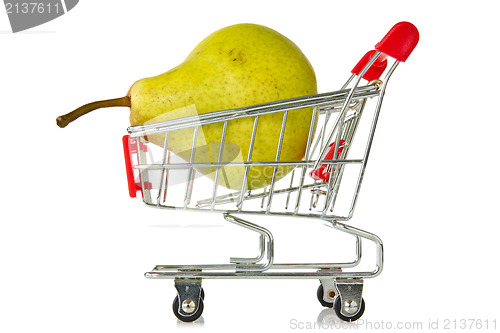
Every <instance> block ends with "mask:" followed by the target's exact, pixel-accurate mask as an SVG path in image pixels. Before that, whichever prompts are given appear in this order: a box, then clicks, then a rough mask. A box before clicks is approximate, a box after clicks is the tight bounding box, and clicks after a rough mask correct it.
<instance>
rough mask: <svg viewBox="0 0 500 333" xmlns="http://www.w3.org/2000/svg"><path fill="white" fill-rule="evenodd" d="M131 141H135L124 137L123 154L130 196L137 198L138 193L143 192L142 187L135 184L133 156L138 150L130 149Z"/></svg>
mask: <svg viewBox="0 0 500 333" xmlns="http://www.w3.org/2000/svg"><path fill="white" fill-rule="evenodd" d="M130 140H135V139H130V137H129V136H128V135H124V136H123V138H122V143H123V153H124V157H125V170H126V171H127V183H128V194H129V195H130V197H131V198H136V197H137V192H138V191H141V187H140V186H139V185H137V184H136V183H135V179H134V170H133V169H132V167H133V166H132V154H137V149H136V148H135V149H134V148H133V147H130V144H131V142H130ZM134 144H135V143H134ZM134 146H135V145H134Z"/></svg>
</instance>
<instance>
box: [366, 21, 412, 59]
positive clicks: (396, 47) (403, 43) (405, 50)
mask: <svg viewBox="0 0 500 333" xmlns="http://www.w3.org/2000/svg"><path fill="white" fill-rule="evenodd" d="M418 39H419V33H418V30H417V27H415V26H414V25H413V24H411V23H410V22H399V23H396V24H395V25H394V26H393V27H392V28H391V30H389V32H388V33H387V34H386V35H385V36H384V38H382V40H381V41H380V42H379V43H377V45H375V49H376V50H377V51H380V52H383V53H385V54H387V55H388V56H390V57H392V58H394V59H396V60H398V61H401V62H405V61H406V59H408V57H409V56H410V54H411V52H412V51H413V49H414V48H415V46H417V44H418Z"/></svg>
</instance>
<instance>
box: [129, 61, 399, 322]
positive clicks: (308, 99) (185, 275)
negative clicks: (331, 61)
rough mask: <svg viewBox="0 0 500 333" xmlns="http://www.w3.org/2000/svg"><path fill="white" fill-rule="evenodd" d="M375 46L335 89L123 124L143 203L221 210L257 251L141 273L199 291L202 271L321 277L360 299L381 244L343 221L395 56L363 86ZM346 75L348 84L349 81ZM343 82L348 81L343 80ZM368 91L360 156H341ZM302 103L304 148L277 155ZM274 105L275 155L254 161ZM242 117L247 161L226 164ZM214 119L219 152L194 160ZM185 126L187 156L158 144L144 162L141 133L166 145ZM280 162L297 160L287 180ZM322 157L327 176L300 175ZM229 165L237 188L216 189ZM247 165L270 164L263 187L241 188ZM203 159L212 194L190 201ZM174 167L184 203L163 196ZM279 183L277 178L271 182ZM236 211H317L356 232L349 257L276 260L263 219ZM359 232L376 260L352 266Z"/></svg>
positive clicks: (313, 214) (379, 260)
mask: <svg viewBox="0 0 500 333" xmlns="http://www.w3.org/2000/svg"><path fill="white" fill-rule="evenodd" d="M380 54H381V53H380V52H376V53H375V55H374V56H373V57H372V58H371V60H370V61H369V62H368V63H367V64H366V66H365V67H364V68H363V70H362V71H361V72H360V73H359V75H355V74H353V75H352V76H351V77H350V78H349V79H348V80H347V82H346V83H345V84H344V85H343V86H342V88H341V89H340V90H338V91H335V92H330V93H324V94H316V95H311V96H304V97H298V98H291V99H286V100H280V101H276V102H270V103H264V104H259V105H252V106H248V107H243V108H238V109H230V110H222V111H216V112H210V113H205V114H201V115H198V116H188V117H184V118H179V119H174V120H168V121H163V122H159V123H153V124H147V125H139V126H132V127H130V128H129V129H128V131H129V135H130V138H131V141H130V142H131V144H134V145H137V149H136V151H138V163H136V164H135V165H134V168H135V169H136V170H139V172H140V182H141V183H140V185H141V188H142V193H143V201H144V202H145V204H146V205H148V206H153V207H158V208H165V209H182V210H186V211H203V212H217V213H222V214H223V216H224V219H225V220H226V221H228V222H230V223H233V224H235V225H238V226H241V227H243V228H246V229H248V230H250V231H252V232H256V233H258V234H259V253H258V255H257V256H256V257H254V258H235V257H232V258H231V259H230V263H229V264H213V265H158V266H156V267H154V268H153V270H152V271H150V272H147V273H145V276H146V277H147V278H151V279H174V280H175V281H176V286H177V284H179V283H181V281H185V280H189V281H191V282H193V281H194V282H193V283H196V284H197V288H196V290H195V292H196V293H197V294H199V289H200V288H201V280H202V279H220V278H223V279H231V278H237V279H242V278H259V279H274V278H278V279H280V278H296V279H311V278H312V279H320V281H321V283H322V284H323V286H324V289H325V296H324V299H325V300H326V299H327V293H328V292H331V291H332V290H333V289H332V288H335V290H336V294H337V295H340V296H341V297H342V295H344V297H347V296H345V295H346V293H348V292H346V291H344V290H351V291H352V290H357V291H356V294H355V295H354V296H352V297H351V299H355V300H356V301H357V302H358V303H357V304H359V302H360V300H361V290H362V281H363V279H364V278H373V277H376V276H378V275H379V274H380V273H381V271H382V268H383V245H382V241H381V239H380V238H379V237H378V236H376V235H375V234H373V233H370V232H367V231H364V230H361V229H358V228H355V227H353V226H350V225H348V224H345V222H346V221H348V220H350V219H351V218H352V216H353V212H354V209H355V206H356V203H357V200H358V194H359V191H360V188H361V184H362V180H363V178H364V174H365V170H366V165H367V161H368V157H369V154H370V149H371V145H372V142H373V138H374V133H375V129H376V126H377V122H378V118H379V114H380V109H381V105H382V101H383V97H384V94H385V90H386V87H387V82H388V80H389V78H390V77H391V75H392V73H393V72H394V70H395V69H396V67H397V65H398V63H399V62H398V61H395V62H394V64H393V65H392V67H390V69H389V70H388V71H387V74H386V75H385V78H384V79H383V80H382V81H380V80H376V81H373V82H370V83H369V84H368V85H366V86H359V83H360V81H361V78H362V77H363V75H364V74H365V73H366V71H367V70H368V69H369V67H370V66H371V65H372V64H373V63H374V62H375V60H376V59H377V57H378V56H380ZM352 82H353V84H351V83H352ZM349 86H351V87H350V88H349ZM373 98H375V99H377V103H376V106H375V110H374V112H373V116H372V117H373V118H372V123H371V126H370V127H369V134H368V140H367V142H366V146H365V150H364V154H363V155H362V157H361V158H354V159H349V158H347V156H348V153H349V150H350V145H351V142H352V141H353V139H354V136H355V134H356V132H357V129H358V124H359V121H360V118H361V115H362V114H364V113H365V107H366V105H367V101H368V100H369V99H373ZM304 108H313V112H312V119H311V125H310V130H309V136H308V139H307V145H306V149H305V156H304V158H303V159H302V160H301V161H281V160H280V154H281V149H282V144H283V138H284V132H285V126H286V121H287V116H288V112H290V111H292V110H296V109H304ZM277 112H280V113H282V114H283V119H282V123H281V129H280V136H279V144H278V149H277V151H276V158H275V160H274V161H253V160H252V152H253V147H254V142H255V136H256V132H257V131H256V129H257V126H258V123H259V117H261V116H263V115H266V114H271V113H277ZM334 115H336V117H333V116H334ZM320 116H321V117H322V118H323V123H322V124H321V127H320V128H319V132H318V133H317V134H315V133H314V126H315V124H316V121H317V120H318V119H319V118H320ZM244 117H253V119H254V125H253V130H252V137H251V138H250V147H249V153H248V156H247V159H246V161H240V162H231V163H229V164H228V163H222V151H223V147H224V144H225V136H226V130H227V127H228V126H230V125H229V124H230V122H231V121H232V120H235V119H239V118H244ZM333 118H335V120H334V121H333V122H332V119H333ZM214 123H222V124H223V128H222V137H221V140H220V143H219V145H220V149H219V155H218V160H217V161H216V162H210V163H194V162H193V161H194V151H195V145H196V138H197V135H198V133H199V129H200V128H201V126H204V125H208V124H214ZM318 126H319V125H318ZM187 128H193V143H192V151H191V155H190V160H189V161H188V162H185V163H173V162H171V152H170V151H169V150H168V149H164V150H163V156H162V158H161V162H160V163H151V162H148V156H147V153H146V152H143V151H141V149H139V146H140V145H147V144H148V141H147V139H146V137H147V136H148V135H153V134H158V133H165V142H164V147H168V143H169V133H171V132H173V131H176V130H181V129H187ZM341 140H345V144H344V149H343V150H342V153H341V154H340V156H339V155H338V152H339V146H340V142H341ZM333 142H335V152H334V154H333V156H339V157H338V158H337V159H335V158H334V159H332V160H329V159H325V155H326V153H327V150H328V147H329V145H330V144H332V143H333ZM283 165H294V166H296V168H295V169H294V171H293V173H292V174H291V177H290V182H289V183H288V182H286V185H281V184H282V183H283V182H284V180H281V181H277V178H276V173H277V168H278V167H279V166H283ZM320 165H326V166H327V167H328V169H329V170H330V177H329V179H328V181H308V180H306V173H307V171H308V170H314V169H317V168H318V167H319V166H320ZM351 165H358V166H359V175H358V178H357V181H356V184H355V186H354V193H353V197H352V200H351V204H350V208H349V211H348V212H347V214H343V215H336V214H334V213H333V211H334V207H335V204H336V201H337V196H338V194H339V188H340V184H341V181H342V179H343V176H344V171H345V169H346V168H347V167H349V166H351ZM234 166H240V167H245V174H244V181H243V184H242V188H241V190H239V191H234V192H231V193H226V194H218V189H219V178H220V170H221V169H222V168H224V167H234ZM251 166H273V167H274V168H273V170H274V171H273V175H272V178H271V182H270V184H269V186H267V187H266V188H265V189H264V190H262V191H261V192H259V191H249V190H247V188H246V182H247V177H248V174H249V168H250V167H251ZM202 167H213V168H215V170H216V171H215V180H214V184H213V189H212V191H211V195H210V197H209V198H206V199H202V200H198V201H196V202H195V203H194V202H192V194H193V191H195V186H194V185H195V181H194V178H195V177H194V172H195V169H196V168H202ZM176 169H177V170H179V169H181V170H187V172H188V177H187V181H186V186H185V192H184V194H183V198H184V200H183V202H182V204H180V205H171V204H169V203H168V202H167V198H168V196H167V194H168V193H169V192H168V191H167V190H168V188H169V172H170V171H172V170H176ZM153 170H159V171H160V172H161V179H160V182H159V186H158V188H154V189H153V188H148V187H147V186H145V184H146V183H147V182H148V181H149V175H148V173H149V172H151V171H153ZM295 176H298V177H295ZM277 184H280V185H279V186H277ZM304 193H308V195H309V207H307V206H306V207H304V204H301V203H303V202H305V201H307V198H305V197H304ZM291 194H295V195H296V198H295V202H294V201H293V200H292V199H291ZM278 195H286V196H287V198H286V204H285V209H281V210H279V209H275V205H273V203H274V201H273V198H274V197H276V196H278ZM256 200H257V201H260V202H261V204H260V209H251V208H247V206H246V205H245V202H249V201H256ZM223 205H230V206H231V207H232V208H227V206H225V207H224V208H219V207H221V206H223ZM307 208H308V209H307ZM240 214H243V215H244V214H264V215H278V216H287V217H288V216H290V217H291V216H294V217H301V218H315V219H317V220H320V221H323V222H324V223H325V224H326V225H328V226H329V227H332V228H333V229H335V230H337V231H340V232H343V233H347V234H350V235H352V236H353V237H354V238H355V244H356V245H355V258H354V259H353V260H351V261H348V262H338V263H337V262H330V263H275V262H274V238H273V235H272V233H271V232H270V231H269V230H267V229H266V228H264V227H262V226H259V225H257V224H254V223H251V222H249V221H246V220H244V219H242V218H239V217H236V216H235V215H240ZM363 239H364V240H368V241H370V242H373V243H374V244H375V249H376V259H375V263H374V266H375V267H374V269H373V270H371V271H370V270H369V271H353V270H352V269H353V268H355V267H356V266H358V264H359V263H360V262H361V257H362V256H361V254H362V240H363ZM198 281H199V282H198ZM332 281H333V283H332ZM354 285H356V286H354ZM360 285H361V286H360ZM346 286H347V287H346ZM349 286H351V287H349ZM198 287H199V288H198ZM179 290H180V289H179ZM179 297H180V298H181V299H183V297H184V298H185V297H186V295H180V293H179ZM346 309H347V308H346V307H344V305H342V311H343V312H342V313H344V314H346V315H352V313H349V312H348V310H346ZM358 310H359V309H358ZM358 310H356V311H358Z"/></svg>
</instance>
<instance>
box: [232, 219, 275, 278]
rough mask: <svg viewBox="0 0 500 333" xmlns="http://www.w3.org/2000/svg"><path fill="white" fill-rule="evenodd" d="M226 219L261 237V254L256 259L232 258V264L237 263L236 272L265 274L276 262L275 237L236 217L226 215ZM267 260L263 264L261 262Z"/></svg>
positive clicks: (262, 228)
mask: <svg viewBox="0 0 500 333" xmlns="http://www.w3.org/2000/svg"><path fill="white" fill-rule="evenodd" d="M224 219H225V220H226V221H228V222H231V223H234V224H236V225H238V226H240V227H243V228H246V229H249V230H251V231H254V232H257V233H258V234H259V235H260V238H259V247H260V254H259V256H257V257H256V258H234V257H233V258H230V262H231V263H236V270H237V271H240V272H245V271H255V272H263V271H265V270H268V269H269V268H271V266H272V265H273V261H274V237H273V235H272V234H271V232H270V231H269V230H267V229H266V228H264V227H261V226H259V225H257V224H255V223H251V222H249V221H246V220H243V219H240V218H238V217H236V216H233V215H230V214H228V213H224ZM264 258H265V261H264V262H263V263H262V264H259V261H261V260H262V259H264Z"/></svg>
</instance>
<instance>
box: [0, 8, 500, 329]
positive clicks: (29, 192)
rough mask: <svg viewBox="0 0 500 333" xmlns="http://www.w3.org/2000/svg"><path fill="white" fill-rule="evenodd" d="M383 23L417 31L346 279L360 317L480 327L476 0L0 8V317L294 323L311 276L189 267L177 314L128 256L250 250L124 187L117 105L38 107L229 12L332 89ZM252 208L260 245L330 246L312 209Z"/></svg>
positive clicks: (132, 325)
mask: <svg viewBox="0 0 500 333" xmlns="http://www.w3.org/2000/svg"><path fill="white" fill-rule="evenodd" d="M403 20H405V21H410V22H412V23H414V24H415V25H416V26H417V27H418V28H419V30H420V43H419V45H418V46H417V48H416V49H415V51H414V53H413V54H412V55H411V56H410V58H409V59H408V61H407V62H406V63H404V64H401V65H400V66H399V67H398V69H397V71H396V72H395V74H394V76H393V78H392V79H391V82H390V84H389V87H388V91H387V94H386V98H385V102H384V106H383V110H382V114H381V118H380V121H379V126H378V128H377V133H376V136H375V142H374V146H373V149H372V154H371V159H370V163H369V164H368V169H367V173H366V177H365V181H364V183H363V188H362V191H361V197H360V201H359V203H358V206H357V210H356V213H355V215H354V218H353V219H352V220H351V223H352V224H353V225H355V226H357V227H359V228H363V229H366V230H369V231H371V232H374V233H375V234H377V235H379V236H380V237H381V238H382V240H383V241H384V246H385V267H384V271H383V272H382V274H381V275H380V276H379V277H377V278H375V279H370V280H367V281H365V289H364V299H365V300H366V311H365V314H364V316H363V317H362V319H364V320H365V322H371V323H372V325H375V328H377V327H382V326H383V325H384V324H385V325H387V324H386V323H390V324H391V325H392V326H393V328H394V326H396V324H397V323H399V322H401V323H408V322H409V323H413V322H417V323H422V327H423V328H424V329H425V328H427V327H428V324H429V321H432V322H435V321H436V320H438V321H439V325H440V326H439V327H441V328H444V327H443V324H444V323H445V320H454V319H457V326H458V325H459V324H460V322H459V321H460V320H461V319H475V320H482V323H483V329H482V330H483V331H484V330H486V327H485V325H486V320H488V321H489V325H490V329H489V331H492V325H493V320H495V319H496V320H497V323H496V324H497V329H498V327H499V326H500V322H499V321H500V317H499V316H498V313H499V311H498V310H499V306H498V304H499V299H498V298H499V296H500V294H499V287H498V282H497V278H498V274H496V272H497V270H496V268H497V266H498V254H499V246H498V244H499V242H498V233H499V223H500V219H499V217H498V205H499V195H498V192H497V189H498V188H499V185H500V182H499V177H498V169H499V163H498V158H497V155H498V150H499V149H498V144H499V142H500V135H499V134H498V124H499V123H500V112H499V111H500V110H499V106H498V103H499V101H498V89H497V86H498V83H497V82H498V77H499V75H498V74H500V73H499V70H498V54H499V47H498V44H499V43H498V35H499V32H500V24H499V23H498V9H497V6H496V2H495V1H414V2H406V1H404V2H403V1H357V2H348V1H344V2H340V1H308V2H305V1H256V0H254V1H249V2H244V3H243V2H241V3H239V2H236V1H175V2H174V1H135V2H133V1H117V0H115V1H95V0H94V1H80V3H79V4H78V5H77V6H76V7H75V8H74V9H73V10H72V11H70V12H69V13H67V14H66V15H64V16H62V17H60V18H58V19H56V20H54V21H51V22H49V23H46V24H44V25H41V26H39V27H35V28H33V29H31V30H28V31H25V32H21V33H17V34H12V33H11V32H10V26H9V23H8V19H7V15H6V14H3V13H0V50H1V51H0V68H1V70H0V111H1V117H0V120H1V123H0V126H1V134H2V136H1V137H2V145H1V155H0V156H1V164H0V168H1V179H2V182H1V185H2V187H3V188H2V192H1V200H0V204H1V214H2V219H1V223H0V279H1V283H0V331H2V332H38V331H43V332H54V333H55V332H90V331H92V332H109V331H113V332H139V331H142V332H145V331H146V332H147V331H153V330H154V331H155V332H167V331H171V330H172V329H181V328H186V327H187V328H189V327H196V328H197V329H198V328H200V329H205V330H207V331H214V332H215V331H217V332H220V331H236V330H238V331H239V330H243V331H255V330H268V329H269V330H271V329H272V330H277V331H286V330H289V329H292V328H293V325H292V324H291V323H292V321H293V320H295V322H296V323H302V324H303V325H304V326H307V325H314V323H315V322H316V320H317V318H318V316H319V315H320V313H321V312H322V310H323V308H322V307H321V306H320V305H319V303H318V301H317V300H316V288H317V286H318V281H317V280H209V281H205V282H204V287H205V290H206V294H207V297H206V301H205V311H204V313H203V323H198V324H194V325H193V324H191V325H189V324H187V325H186V324H181V323H178V322H177V319H176V318H175V317H174V316H173V314H172V311H171V302H172V300H173V297H174V296H175V290H174V287H173V282H172V281H171V280H159V281H155V280H148V279H145V278H144V277H143V273H144V272H146V271H148V270H150V269H152V268H153V266H154V265H156V264H170V263H185V262H194V263H196V262H212V261H223V262H225V261H227V260H228V257H229V256H233V255H241V254H243V255H244V254H248V255H251V254H252V253H253V252H252V250H255V249H254V248H253V247H251V246H250V248H249V249H246V248H244V247H240V246H239V245H238V242H239V240H238V239H239V238H237V237H240V235H241V234H239V233H238V232H237V231H235V229H234V227H231V226H228V225H226V224H225V223H224V221H223V220H222V217H221V216H220V215H218V214H195V213H191V214H189V213H183V212H177V211H175V212H171V211H163V210H155V209H150V208H147V207H146V206H145V205H143V204H142V203H141V201H140V200H139V199H135V200H133V199H130V198H129V197H128V193H127V185H126V181H125V171H124V163H123V158H122V154H123V153H122V150H121V137H122V135H124V134H126V128H127V126H128V113H129V111H128V109H126V108H112V109H107V110H101V111H96V112H95V113H94V114H92V115H88V116H86V117H83V118H81V119H79V120H78V121H77V122H75V123H73V124H71V125H69V126H68V127H67V128H65V129H60V128H58V127H57V126H56V123H55V119H56V117H57V116H58V115H60V114H63V113H66V112H69V111H71V110H72V109H74V108H76V107H78V106H80V105H82V104H84V103H87V102H90V101H94V100H99V99H105V98H114V97H121V96H123V95H125V93H126V92H127V90H128V88H129V86H130V85H131V84H132V83H133V82H134V81H135V80H137V79H139V78H142V77H146V76H151V75H156V74H159V73H161V72H164V71H166V70H168V69H170V68H172V67H174V66H176V65H177V64H178V63H180V62H181V61H182V60H183V59H184V57H185V56H186V55H187V54H188V53H189V52H190V50H191V49H192V48H194V46H195V45H196V44H197V43H198V42H199V41H200V40H202V39H203V38H204V37H205V36H206V35H208V34H209V33H211V32H213V31H215V30H217V29H219V28H221V27H224V26H227V25H231V24H235V23H241V22H252V23H259V24H264V25H267V26H269V27H271V28H273V29H275V30H277V31H279V32H281V33H282V34H284V35H285V36H287V37H289V38H290V39H291V40H293V41H294V42H295V43H296V44H297V45H298V46H299V47H300V48H301V49H302V50H303V52H304V53H305V54H306V55H307V57H308V58H309V60H310V61H311V63H312V64H313V66H314V68H315V70H316V74H317V78H318V85H319V90H320V91H321V92H326V91H331V90H335V89H337V88H339V87H340V86H341V85H342V83H343V82H344V81H345V80H346V79H347V77H348V76H349V71H350V69H351V68H352V66H353V65H354V64H355V63H356V62H357V61H358V59H359V58H360V57H361V55H363V54H364V53H365V52H366V51H368V50H369V49H371V48H373V46H374V44H375V43H376V42H378V41H379V40H380V39H381V38H382V37H383V36H384V34H385V33H386V32H387V31H388V29H389V28H390V27H391V26H392V25H393V24H395V23H397V22H399V21H403ZM250 219H251V218H250ZM257 219H258V218H254V220H253V221H255V222H259V221H257ZM260 221H261V222H262V223H263V224H264V225H265V226H266V227H268V228H269V229H271V231H275V232H276V239H277V249H276V251H277V256H280V255H281V256H283V257H284V258H285V257H286V258H287V259H291V260H294V259H295V260H302V258H305V257H307V258H316V257H315V255H316V254H317V255H320V256H321V258H323V256H324V254H325V253H326V254H328V256H327V257H328V258H332V260H334V258H333V257H334V256H335V253H330V252H329V251H328V248H329V244H328V243H327V242H326V240H327V239H326V238H325V236H324V233H325V232H333V231H332V230H331V229H328V230H325V227H324V226H322V225H321V224H320V223H319V222H317V221H311V220H295V219H294V220H293V221H287V219H280V218H274V219H261V220H260ZM241 237H243V238H244V237H245V236H241ZM318 239H321V240H322V241H318ZM279 242H281V243H279ZM318 243H319V244H318ZM248 244H250V245H252V246H255V244H254V243H252V242H248ZM279 244H282V245H283V246H282V247H279ZM347 250H348V249H346V251H347ZM349 250H350V249H349ZM305 254H307V256H306V255H305ZM368 259H369V258H368ZM312 260H315V259H312ZM323 314H324V313H323ZM333 320H334V321H335V318H333ZM469 324H470V322H468V323H467V326H468V325H469ZM377 325H378V326H377ZM453 325H454V324H453V322H452V324H451V325H450V326H448V327H449V328H453V327H454V326H453ZM360 328H364V329H366V328H367V326H361V327H360Z"/></svg>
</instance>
